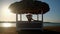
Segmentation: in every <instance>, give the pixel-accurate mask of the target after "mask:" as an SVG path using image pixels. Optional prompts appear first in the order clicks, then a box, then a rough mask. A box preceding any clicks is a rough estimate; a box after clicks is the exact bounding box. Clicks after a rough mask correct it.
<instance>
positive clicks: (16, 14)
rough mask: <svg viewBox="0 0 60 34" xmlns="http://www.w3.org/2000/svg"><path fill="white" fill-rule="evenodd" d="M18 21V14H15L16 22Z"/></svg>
mask: <svg viewBox="0 0 60 34" xmlns="http://www.w3.org/2000/svg"><path fill="white" fill-rule="evenodd" d="M17 21H18V14H16V22H17Z"/></svg>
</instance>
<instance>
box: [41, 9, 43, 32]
mask: <svg viewBox="0 0 60 34" xmlns="http://www.w3.org/2000/svg"><path fill="white" fill-rule="evenodd" d="M41 15H42V31H43V10H41Z"/></svg>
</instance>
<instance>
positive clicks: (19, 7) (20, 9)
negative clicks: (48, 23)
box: [9, 0, 50, 31]
mask: <svg viewBox="0 0 60 34" xmlns="http://www.w3.org/2000/svg"><path fill="white" fill-rule="evenodd" d="M9 8H10V9H11V12H12V13H15V14H16V28H17V31H20V30H43V14H45V13H47V12H48V11H49V9H50V8H49V5H48V4H47V3H45V2H42V1H37V0H35V1H33V0H22V1H20V2H15V3H12V4H11V5H10V6H9ZM27 13H32V14H36V15H37V20H39V17H38V16H39V15H38V14H41V15H42V20H41V21H31V23H28V21H22V19H21V18H22V16H21V14H27ZM18 14H20V21H18Z"/></svg>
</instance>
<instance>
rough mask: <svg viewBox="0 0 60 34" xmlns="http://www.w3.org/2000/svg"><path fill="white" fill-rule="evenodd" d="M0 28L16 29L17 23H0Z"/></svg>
mask: <svg viewBox="0 0 60 34" xmlns="http://www.w3.org/2000/svg"><path fill="white" fill-rule="evenodd" d="M0 27H16V23H0Z"/></svg>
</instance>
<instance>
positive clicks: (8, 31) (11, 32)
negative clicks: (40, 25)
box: [0, 26, 60, 34]
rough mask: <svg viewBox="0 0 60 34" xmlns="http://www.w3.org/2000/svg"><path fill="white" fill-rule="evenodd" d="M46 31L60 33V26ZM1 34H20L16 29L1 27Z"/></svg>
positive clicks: (49, 27)
mask: <svg viewBox="0 0 60 34" xmlns="http://www.w3.org/2000/svg"><path fill="white" fill-rule="evenodd" d="M44 30H47V31H56V32H60V26H58V27H57V26H48V27H44ZM0 34H18V33H17V32H16V27H9V28H3V27H0Z"/></svg>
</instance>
